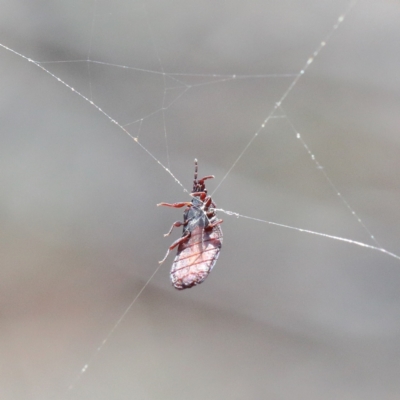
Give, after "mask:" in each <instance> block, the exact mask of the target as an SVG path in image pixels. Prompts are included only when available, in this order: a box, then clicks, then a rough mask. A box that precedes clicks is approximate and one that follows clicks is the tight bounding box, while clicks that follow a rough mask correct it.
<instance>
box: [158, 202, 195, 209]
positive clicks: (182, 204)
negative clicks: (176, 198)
mask: <svg viewBox="0 0 400 400" xmlns="http://www.w3.org/2000/svg"><path fill="white" fill-rule="evenodd" d="M191 205H192V203H190V202H188V201H185V202H182V203H172V204H170V203H158V204H157V207H158V206H166V207H174V208H181V207H185V206H187V207H189V206H191Z"/></svg>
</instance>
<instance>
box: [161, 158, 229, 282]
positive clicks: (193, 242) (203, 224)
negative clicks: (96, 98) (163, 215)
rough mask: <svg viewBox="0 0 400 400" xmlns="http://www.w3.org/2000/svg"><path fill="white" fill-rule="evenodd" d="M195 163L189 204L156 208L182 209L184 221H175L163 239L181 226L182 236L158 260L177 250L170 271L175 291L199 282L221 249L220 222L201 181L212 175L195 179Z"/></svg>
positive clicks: (206, 274)
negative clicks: (176, 248)
mask: <svg viewBox="0 0 400 400" xmlns="http://www.w3.org/2000/svg"><path fill="white" fill-rule="evenodd" d="M197 169H198V166H197V160H196V159H195V160H194V180H193V191H192V193H191V196H192V197H193V198H192V201H191V202H181V203H173V204H169V203H160V204H157V206H167V207H174V208H181V207H185V206H186V209H185V211H184V213H183V222H180V221H176V222H174V223H173V224H172V226H171V229H170V230H169V232H168V233H166V234H165V235H164V236H168V235H169V234H170V233H171V232H172V230H173V229H174V227H180V226H183V232H182V236H181V237H180V238H179V239H178V240H176V241H175V242H173V243H172V244H171V246H169V248H168V251H167V254H166V255H165V257H164V258H163V259H162V260H161V261H160V263H163V262H164V260H165V259H166V258H167V256H168V254H169V252H170V250H173V249H174V248H175V247H178V251H177V253H176V256H175V259H174V262H173V264H172V268H171V274H170V277H171V282H172V285H173V286H174V287H175V288H176V289H178V290H182V289H188V288H191V287H193V286H196V285H199V284H200V283H202V282H203V281H204V280H205V279H206V278H207V276H208V274H209V273H210V272H211V270H212V269H213V267H214V265H215V263H216V262H217V259H218V256H219V252H220V250H221V246H222V229H221V226H220V225H221V223H222V219H218V218H217V216H216V214H215V210H214V209H215V207H216V206H215V203H214V202H213V201H212V199H211V196H208V195H207V189H206V186H205V184H204V182H205V181H206V180H207V179H211V178H214V176H213V175H208V176H205V177H204V178H201V179H197Z"/></svg>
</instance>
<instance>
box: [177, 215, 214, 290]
mask: <svg viewBox="0 0 400 400" xmlns="http://www.w3.org/2000/svg"><path fill="white" fill-rule="evenodd" d="M210 222H213V221H210ZM221 246H222V229H221V226H220V225H216V226H214V227H213V228H209V229H207V228H206V229H203V228H202V227H196V228H195V229H194V230H193V231H192V232H191V234H190V237H189V240H187V241H185V242H182V243H180V244H179V247H178V252H177V254H176V256H175V259H174V262H173V264H172V268H171V282H172V284H173V285H174V287H175V288H176V289H179V290H181V289H188V288H191V287H193V286H196V285H199V284H200V283H202V282H203V281H204V279H206V278H207V276H208V274H209V273H210V272H211V270H212V269H213V267H214V265H215V263H216V262H217V260H218V256H219V252H220V250H221Z"/></svg>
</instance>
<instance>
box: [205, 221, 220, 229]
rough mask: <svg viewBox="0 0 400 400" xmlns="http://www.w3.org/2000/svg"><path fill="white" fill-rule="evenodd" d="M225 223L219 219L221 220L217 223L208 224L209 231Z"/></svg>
mask: <svg viewBox="0 0 400 400" xmlns="http://www.w3.org/2000/svg"><path fill="white" fill-rule="evenodd" d="M223 222H224V221H223V220H222V219H219V220H217V221H215V222H212V223H211V224H208V225H207V229H212V228H214V226H217V225H219V224H222V223H223Z"/></svg>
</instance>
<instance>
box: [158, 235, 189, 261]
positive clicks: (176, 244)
mask: <svg viewBox="0 0 400 400" xmlns="http://www.w3.org/2000/svg"><path fill="white" fill-rule="evenodd" d="M189 236H190V232H188V233H187V234H186V235H185V236H182V237H180V238H179V239H177V240H175V242H174V243H172V244H171V246H169V248H168V250H167V254H166V255H165V257H164V258H163V259H162V260H161V261H159V262H158V263H159V264H162V263H163V262H164V261H165V259H166V258H167V257H168V254H169V252H170V251H171V250H173V249H174V248H175V247H176V246H178V245H180V244H181V243H182V242H184V241H185V240H187V239H188V238H189Z"/></svg>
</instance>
